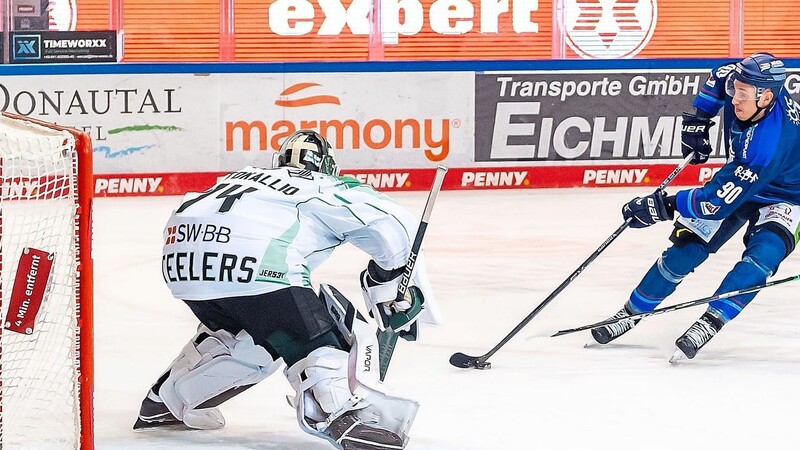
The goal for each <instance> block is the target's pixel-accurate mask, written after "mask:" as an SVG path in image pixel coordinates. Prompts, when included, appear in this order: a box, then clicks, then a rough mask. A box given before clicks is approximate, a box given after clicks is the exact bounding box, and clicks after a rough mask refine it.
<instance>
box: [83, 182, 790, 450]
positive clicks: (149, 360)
mask: <svg viewBox="0 0 800 450" xmlns="http://www.w3.org/2000/svg"><path fill="white" fill-rule="evenodd" d="M643 193H647V191H646V190H644V191H643V189H641V188H637V189H627V188H626V189H578V190H570V189H564V190H523V191H483V192H450V191H444V192H442V193H441V195H440V196H439V199H438V203H437V204H436V207H435V209H434V211H433V217H432V220H431V224H430V226H429V228H428V233H427V236H426V239H425V248H426V252H427V257H428V259H427V261H428V270H429V274H430V277H431V280H432V282H433V286H434V288H435V290H436V293H437V296H438V298H439V302H440V306H441V309H442V312H443V314H444V317H445V319H446V324H445V325H444V326H442V327H440V328H435V329H434V328H426V329H423V330H422V331H423V333H422V341H421V342H417V343H409V342H406V341H402V340H401V341H400V342H399V344H398V347H397V351H396V353H395V357H394V360H393V361H392V364H391V366H390V368H389V374H388V377H387V384H388V385H389V386H390V387H391V388H393V389H394V391H396V392H398V393H403V394H406V395H408V396H411V397H414V398H416V399H418V400H419V401H420V402H421V405H422V406H421V409H420V412H419V414H418V416H417V420H416V423H415V424H414V427H413V429H412V433H411V434H412V440H411V442H410V444H409V446H408V449H410V450H423V449H425V450H456V449H458V450H462V449H463V450H466V449H481V450H484V449H485V450H495V449H498V450H499V449H537V450H539V449H545V450H549V449H553V450H572V449H587V450H602V449H633V448H636V449H687V448H704V449H744V448H769V449H789V448H798V445H800V444H798V441H799V440H800V439H799V438H798V437H797V436H798V434H797V430H795V429H794V427H795V426H796V424H797V417H798V409H800V329H799V328H800V301H799V299H798V292H800V283H798V284H799V285H796V284H791V283H790V284H787V285H785V286H781V287H775V288H771V289H768V290H765V291H764V292H762V293H761V294H760V296H759V297H757V298H756V300H755V302H754V303H753V304H751V305H750V306H749V307H748V308H747V309H746V310H745V311H744V312H743V313H742V315H740V316H739V318H737V319H736V320H735V321H733V322H732V323H730V324H729V325H728V326H726V328H725V329H724V330H723V331H722V332H721V333H720V334H719V335H718V336H717V337H715V338H714V340H713V341H712V342H711V343H710V344H709V345H708V346H707V347H706V348H704V349H703V350H702V351H701V353H700V354H699V355H698V357H697V358H696V359H694V360H692V361H689V362H687V363H684V364H682V365H679V366H671V365H670V364H668V362H667V360H668V358H669V356H670V355H671V354H672V351H673V348H674V341H675V339H676V338H677V337H678V336H679V335H680V334H681V333H683V331H684V330H685V329H686V328H688V326H689V325H690V324H691V323H692V322H693V321H694V320H695V319H696V318H697V317H699V315H700V314H701V313H702V311H703V307H700V308H692V309H686V310H682V311H679V312H676V313H671V314H666V315H662V316H658V317H653V318H650V319H646V320H645V321H643V322H642V323H640V324H639V326H638V327H637V328H636V329H635V330H634V331H632V332H630V333H629V334H628V335H626V336H624V337H622V338H620V339H619V341H618V343H616V342H615V343H613V344H611V345H608V346H607V347H604V348H599V349H584V348H583V344H584V343H585V342H586V341H587V339H588V336H589V335H588V334H587V332H584V333H578V334H573V335H569V336H563V337H559V338H551V337H548V336H549V335H550V334H552V333H553V332H555V331H557V330H559V329H562V328H567V327H573V326H578V325H583V324H585V323H590V322H594V321H597V320H601V319H604V318H606V317H607V316H610V315H611V314H613V313H615V312H616V311H617V310H618V309H619V308H620V307H621V305H622V304H623V302H624V301H625V300H626V298H627V296H628V295H629V293H630V290H631V289H632V288H633V287H634V285H635V284H636V283H637V282H638V281H639V279H640V278H641V276H642V275H643V274H644V273H645V271H646V270H647V269H648V268H649V267H650V265H651V264H652V263H653V261H655V259H656V257H657V256H658V255H659V254H660V252H661V251H662V250H663V249H664V248H666V245H667V243H668V242H667V235H668V234H669V231H670V228H671V227H670V225H668V224H659V225H657V226H654V227H651V228H649V229H645V230H633V229H628V230H626V231H625V232H624V233H623V234H622V235H621V236H620V237H619V239H617V241H616V242H614V243H613V244H612V245H611V246H610V247H609V248H608V249H607V250H606V251H605V252H604V253H603V254H602V255H601V256H600V257H599V258H598V259H597V260H596V261H595V262H594V263H592V264H591V265H590V266H589V267H588V268H587V269H586V270H585V272H584V273H582V274H581V275H580V276H579V277H578V278H577V279H576V280H575V281H574V282H572V284H571V285H569V286H568V287H567V288H566V290H564V292H562V293H561V294H560V295H559V296H558V297H557V298H556V299H555V300H554V301H553V302H552V303H551V304H550V305H549V306H548V307H547V308H545V309H544V310H543V311H542V313H541V314H539V315H538V316H537V317H536V318H534V319H533V321H531V323H529V324H528V326H527V327H526V328H525V329H524V330H523V331H522V332H521V333H520V334H518V335H517V336H516V337H515V338H514V339H513V340H512V341H511V342H509V344H507V345H506V346H505V347H504V348H502V349H501V350H500V351H499V352H498V353H497V354H496V355H495V356H494V357H492V358H491V362H492V363H493V368H492V369H491V370H486V371H479V370H463V369H457V368H454V367H452V366H450V365H449V364H448V362H447V361H448V358H449V357H450V355H451V354H452V353H454V352H457V351H460V352H464V353H467V354H471V355H480V354H483V353H485V352H486V351H488V350H489V349H490V348H492V347H493V346H494V345H495V344H496V343H497V342H499V340H500V339H501V338H502V337H503V336H505V335H506V333H508V332H509V331H510V330H511V329H512V328H514V326H515V325H516V324H517V323H519V321H521V320H522V319H523V318H524V317H525V316H526V315H527V314H528V313H529V312H530V311H531V310H532V309H533V308H534V307H536V305H538V304H539V303H540V302H541V301H542V300H544V298H545V297H546V296H547V295H548V294H549V293H550V292H552V291H553V290H554V289H555V288H556V287H557V286H558V285H559V284H560V283H561V282H562V281H563V280H564V279H565V278H566V277H567V276H568V275H569V274H570V273H571V272H572V271H573V270H574V269H575V268H577V267H578V265H580V263H581V262H582V261H583V260H584V259H585V258H586V257H588V256H589V255H590V254H591V253H592V252H593V251H594V250H595V249H596V248H597V247H598V246H599V245H600V244H601V243H602V242H603V241H604V240H605V239H606V238H607V237H608V235H609V234H611V232H612V231H614V230H615V229H616V228H617V227H618V226H619V225H620V224H621V223H622V219H621V216H620V213H619V209H620V205H621V204H622V203H623V202H624V201H626V200H628V199H629V198H631V197H632V196H634V195H638V194H643ZM394 197H395V198H397V199H398V200H399V201H400V202H402V203H403V204H405V205H406V206H407V207H408V208H409V209H410V210H411V211H414V212H416V213H419V212H421V211H422V209H423V206H424V202H425V193H400V194H395V195H394ZM178 203H179V197H160V198H138V199H134V198H118V199H106V198H101V199H97V200H96V201H95V210H94V219H95V225H94V232H95V241H94V258H95V282H96V292H95V313H96V323H95V335H96V386H95V402H96V403H95V424H96V444H97V448H99V449H115V450H116V449H179V450H183V449H215V450H216V449H223V450H227V449H293V450H324V449H328V448H332V447H330V445H329V444H328V443H327V442H324V441H322V440H320V439H318V438H315V437H313V436H310V435H307V434H304V433H303V432H302V431H301V430H300V428H299V427H298V426H297V424H296V421H295V415H294V411H293V410H292V409H291V408H290V407H289V406H288V405H287V403H286V401H285V398H284V397H285V395H286V394H289V393H291V392H292V391H291V388H290V386H289V384H288V382H287V381H286V379H285V378H284V377H283V375H282V373H281V372H277V373H276V374H275V375H273V376H272V377H271V378H269V379H267V380H266V381H264V382H262V383H261V384H260V385H258V386H256V387H254V388H252V389H250V390H248V391H247V392H245V393H244V394H242V395H240V396H238V397H236V398H234V399H232V400H230V401H229V402H227V403H225V404H223V405H222V406H221V409H222V412H223V413H224V414H225V416H226V418H227V422H228V423H227V425H226V427H225V428H224V429H222V430H218V431H210V432H207V431H189V432H186V431H183V432H178V431H163V430H151V431H148V432H134V431H133V430H132V429H131V426H132V424H133V422H134V419H135V417H136V413H137V410H138V407H139V403H140V401H141V399H142V397H143V396H144V394H145V392H146V391H147V389H148V388H149V386H150V384H151V383H152V382H153V381H154V380H155V379H156V377H158V376H159V375H160V374H161V373H162V371H163V369H164V368H165V367H166V366H167V365H168V364H169V363H170V361H172V359H173V358H174V357H175V355H176V354H177V352H178V351H179V349H180V348H181V347H182V346H183V345H184V344H185V343H186V342H187V340H188V339H189V338H190V337H191V336H192V334H193V332H194V328H195V326H196V321H195V319H194V317H193V316H192V314H191V313H190V311H189V309H188V308H187V307H186V306H185V305H184V304H183V303H182V302H180V301H177V300H174V299H172V298H171V296H170V295H169V291H168V290H167V288H166V287H165V285H164V282H163V280H162V279H161V272H160V251H161V245H162V236H161V231H162V226H163V224H164V223H165V221H166V220H167V217H168V215H169V214H170V212H171V210H172V209H173V208H175V207H176V206H177V205H178ZM742 248H743V246H742V244H741V235H737V236H736V237H735V238H734V239H733V240H732V241H731V242H730V243H729V244H728V246H727V248H724V249H723V250H722V251H720V253H719V254H717V255H714V256H712V257H711V258H710V259H709V260H708V261H707V262H706V264H705V265H703V266H701V268H700V269H698V271H697V272H696V273H695V274H693V275H691V276H690V277H688V278H687V279H686V280H685V281H684V283H683V284H682V285H681V286H680V287H679V289H678V291H677V292H676V293H675V295H673V296H672V297H671V298H669V299H668V300H667V301H666V302H665V305H667V304H672V303H677V302H679V301H687V300H691V299H694V298H697V297H703V296H706V295H711V294H712V293H713V291H714V289H715V288H716V287H717V285H718V284H719V282H720V281H721V280H722V278H723V276H724V274H725V273H726V272H727V271H728V270H729V269H730V268H731V267H732V266H733V264H734V263H735V261H737V260H738V258H739V255H740V254H741V251H742ZM366 262H367V257H366V256H365V255H364V254H362V253H360V252H359V251H358V250H357V249H355V248H354V247H345V248H340V249H338V250H337V252H336V253H335V254H334V256H333V257H332V258H331V259H330V260H328V262H326V263H325V264H324V265H323V266H322V267H321V268H320V269H319V270H318V271H317V272H316V273H315V274H314V277H313V281H314V282H315V283H320V282H325V283H330V284H333V285H334V286H336V287H338V288H339V289H340V290H341V291H342V292H343V293H345V294H346V295H348V297H350V298H351V299H352V300H353V301H354V302H355V303H356V304H357V305H358V306H359V307H360V308H363V306H362V305H361V303H362V301H361V293H360V290H359V287H358V281H357V274H358V272H360V271H361V270H362V269H363V267H364V266H365V265H366ZM799 272H800V264H799V263H798V258H797V257H796V256H792V257H790V258H789V259H788V260H787V261H786V262H785V263H784V265H783V266H782V267H781V268H780V270H779V272H778V273H777V274H776V276H777V277H786V276H789V275H793V274H795V273H799Z"/></svg>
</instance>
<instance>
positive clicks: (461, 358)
mask: <svg viewBox="0 0 800 450" xmlns="http://www.w3.org/2000/svg"><path fill="white" fill-rule="evenodd" d="M691 159H692V154H690V155H688V156H686V158H684V159H683V161H681V162H680V164H678V166H677V167H675V169H674V170H673V171H672V173H670V174H669V175H667V178H666V179H664V181H662V182H661V184H660V185H659V186H658V187H657V188H656V190H655V192H658V191H660V190H662V189H664V188H666V187H667V185H669V183H671V182H672V180H673V179H674V178H675V177H676V176H678V174H679V173H680V172H681V171H682V170H683V168H684V167H686V165H687V164H689V161H691ZM631 220H632V218H628V219H627V220H625V222H623V223H622V225H620V226H619V228H617V229H616V230H615V231H614V232H613V233H611V236H609V237H608V238H607V239H606V240H605V241H604V242H603V243H602V244H600V247H598V248H597V250H595V251H594V253H592V254H591V255H589V257H588V258H586V261H584V262H583V263H581V265H580V266H578V268H577V269H575V271H574V272H572V273H571V274H570V275H569V277H567V279H566V280H564V281H563V282H562V283H561V284H560V285H558V287H557V288H556V289H555V290H554V291H553V292H551V293H550V295H548V296H547V298H545V299H544V301H543V302H542V303H540V304H539V306H537V307H536V308H534V309H533V311H531V312H530V314H528V315H527V316H526V317H525V318H524V319H522V322H520V323H519V324H517V326H516V327H514V329H513V330H511V332H510V333H508V334H507V335H506V337H504V338H503V339H502V340H501V341H500V342H499V343H498V344H497V345H495V346H494V347H493V348H492V349H491V350H489V351H488V352H486V354H484V355H481V356H469V355H465V354H464V353H454V354H453V355H452V356H451V357H450V364H452V365H454V366H456V367H459V368H462V369H469V368H473V369H490V368H491V367H492V364H491V363H490V362H488V359H489V358H491V357H492V355H494V354H495V353H497V351H498V350H500V348H502V347H503V346H504V345H506V343H507V342H508V341H510V340H511V338H513V337H514V336H515V335H516V334H517V333H519V332H520V330H522V329H523V328H525V325H527V324H528V322H530V321H531V320H533V318H534V317H536V315H537V314H539V312H540V311H541V310H543V309H544V308H545V306H547V305H548V304H549V303H550V302H551V301H553V299H554V298H556V296H557V295H558V294H560V293H561V291H563V290H564V289H565V288H566V287H567V286H569V284H570V283H572V282H573V281H574V280H575V278H578V275H580V274H581V272H583V271H584V269H586V267H588V266H589V264H591V263H592V261H594V260H595V258H597V257H598V256H600V254H601V253H603V251H604V250H605V249H606V248H607V247H608V246H609V245H611V243H612V242H614V240H615V239H617V237H619V235H620V234H622V232H623V231H625V229H626V228H628V226H629V225H630V223H631Z"/></svg>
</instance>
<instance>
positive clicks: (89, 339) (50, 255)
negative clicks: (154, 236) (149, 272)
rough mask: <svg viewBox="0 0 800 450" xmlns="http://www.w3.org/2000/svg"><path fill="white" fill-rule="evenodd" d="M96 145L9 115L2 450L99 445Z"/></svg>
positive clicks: (2, 227) (0, 274)
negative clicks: (94, 254)
mask: <svg viewBox="0 0 800 450" xmlns="http://www.w3.org/2000/svg"><path fill="white" fill-rule="evenodd" d="M92 191H93V176H92V145H91V139H90V137H89V136H88V134H86V133H84V132H81V131H78V130H75V129H71V128H67V127H63V126H58V125H55V124H52V123H46V122H43V121H40V120H35V119H31V118H27V117H23V116H18V115H14V114H10V113H5V112H3V113H2V114H1V115H0V319H2V320H0V448H47V449H51V448H52V449H62V448H63V449H81V450H86V449H93V448H94V430H93V428H94V426H93V422H94V420H93V390H94V360H93V347H94V345H93V344H94V342H93V320H92V319H93V307H92V297H93V294H92V293H93V283H92V281H93V267H92V250H91V244H92V242H91V239H92Z"/></svg>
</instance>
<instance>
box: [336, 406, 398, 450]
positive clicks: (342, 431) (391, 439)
mask: <svg viewBox="0 0 800 450" xmlns="http://www.w3.org/2000/svg"><path fill="white" fill-rule="evenodd" d="M326 433H327V434H328V435H329V436H330V437H331V438H332V439H333V440H335V441H336V443H337V444H339V445H340V446H341V448H342V449H343V450H390V449H397V450H400V449H402V448H403V440H402V439H401V438H400V436H398V435H396V434H395V433H392V432H391V431H389V430H384V429H382V428H376V427H372V426H370V425H367V424H365V423H363V422H361V420H360V419H359V418H358V417H356V414H355V412H354V411H350V412H347V413H345V414H343V415H342V416H341V417H339V418H337V419H336V420H334V421H333V422H331V424H330V426H328V429H327V430H326Z"/></svg>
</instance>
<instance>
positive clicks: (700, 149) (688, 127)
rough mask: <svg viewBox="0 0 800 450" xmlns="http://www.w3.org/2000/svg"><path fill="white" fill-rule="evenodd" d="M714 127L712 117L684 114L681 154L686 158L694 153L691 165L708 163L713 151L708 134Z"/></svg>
mask: <svg viewBox="0 0 800 450" xmlns="http://www.w3.org/2000/svg"><path fill="white" fill-rule="evenodd" d="M712 126H714V121H713V120H711V118H710V117H702V116H700V115H697V114H690V113H683V127H682V128H681V153H682V154H683V157H684V158H686V157H687V156H689V155H690V154H692V153H694V157H693V158H692V160H691V161H689V164H703V163H704V162H706V161H708V155H710V154H711V151H712V148H711V141H710V139H709V136H708V132H709V129H710V128H711V127H712Z"/></svg>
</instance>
